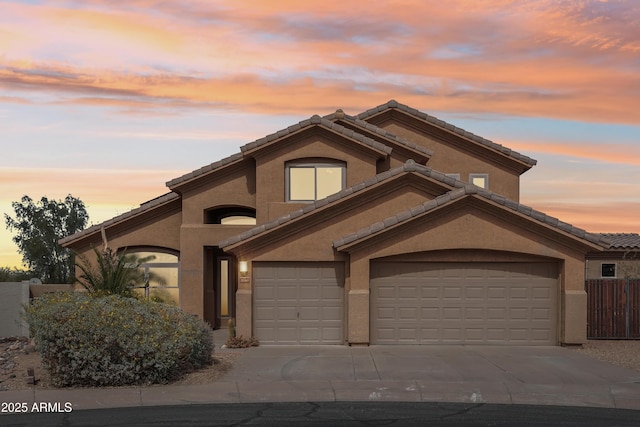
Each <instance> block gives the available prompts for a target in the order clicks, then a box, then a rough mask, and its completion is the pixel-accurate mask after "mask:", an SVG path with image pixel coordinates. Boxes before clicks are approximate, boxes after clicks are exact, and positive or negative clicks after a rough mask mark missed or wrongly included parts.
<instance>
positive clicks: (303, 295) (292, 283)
mask: <svg viewBox="0 0 640 427" xmlns="http://www.w3.org/2000/svg"><path fill="white" fill-rule="evenodd" d="M253 276H254V283H253V295H254V301H253V306H254V325H253V330H254V335H255V336H256V338H258V340H259V341H260V342H261V343H263V344H341V343H342V342H343V338H342V336H343V304H344V303H343V299H344V266H343V264H342V263H319V262H255V263H254V266H253ZM274 296H275V297H274Z"/></svg>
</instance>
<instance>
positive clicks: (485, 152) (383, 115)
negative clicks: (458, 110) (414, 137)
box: [358, 100, 537, 174]
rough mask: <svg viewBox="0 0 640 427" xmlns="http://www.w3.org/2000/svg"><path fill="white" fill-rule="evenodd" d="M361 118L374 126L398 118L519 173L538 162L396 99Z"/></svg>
mask: <svg viewBox="0 0 640 427" xmlns="http://www.w3.org/2000/svg"><path fill="white" fill-rule="evenodd" d="M358 118H359V119H361V120H365V121H367V122H369V123H373V124H375V125H382V124H383V123H385V122H387V121H390V120H393V121H396V122H398V123H401V124H403V125H405V126H408V127H410V128H411V129H413V130H414V131H416V132H419V133H422V134H423V135H425V136H427V137H430V138H434V139H436V140H439V141H444V142H447V143H449V144H451V145H452V146H454V147H458V148H460V149H462V150H465V151H468V152H470V153H473V154H474V155H475V156H478V157H480V158H482V159H483V160H485V161H489V162H492V163H495V164H499V165H501V166H503V167H506V168H509V169H511V170H513V171H515V172H517V173H519V174H522V173H524V172H526V171H528V170H529V169H531V168H532V167H533V166H535V165H536V163H537V161H536V160H534V159H532V158H530V157H528V156H525V155H523V154H520V153H518V152H516V151H514V150H511V149H510V148H507V147H505V146H503V145H500V144H496V143H495V142H493V141H490V140H488V139H485V138H482V137H481V136H478V135H475V134H473V133H471V132H468V131H466V130H464V129H461V128H458V127H456V126H454V125H452V124H450V123H447V122H445V121H443V120H439V119H437V118H435V117H433V116H430V115H428V114H426V113H423V112H422V111H419V110H416V109H415V108H411V107H408V106H406V105H404V104H400V103H398V102H396V101H393V100H392V101H389V102H387V103H386V104H383V105H380V106H378V107H376V108H373V109H370V110H367V111H365V112H363V113H361V114H359V115H358Z"/></svg>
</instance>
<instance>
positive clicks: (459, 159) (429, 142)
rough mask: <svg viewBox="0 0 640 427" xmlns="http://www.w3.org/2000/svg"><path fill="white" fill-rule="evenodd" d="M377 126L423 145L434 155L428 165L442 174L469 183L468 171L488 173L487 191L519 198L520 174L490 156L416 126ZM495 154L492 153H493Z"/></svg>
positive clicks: (513, 198)
mask: <svg viewBox="0 0 640 427" xmlns="http://www.w3.org/2000/svg"><path fill="white" fill-rule="evenodd" d="M377 125H378V126H380V127H382V128H384V129H386V130H388V131H389V132H391V133H394V134H396V135H398V136H401V137H403V138H405V139H408V140H409V141H412V142H415V143H416V144H419V145H422V146H424V147H426V148H429V149H430V150H433V152H434V154H433V156H432V157H431V159H429V162H428V163H427V166H429V167H430V168H432V169H434V170H437V171H438V172H442V173H451V174H453V173H459V174H460V179H461V180H462V181H465V182H469V174H474V173H487V174H489V190H491V191H493V192H496V193H498V194H502V195H504V196H506V197H508V198H509V199H511V200H514V201H516V202H517V201H519V200H520V176H519V174H518V173H516V172H514V171H511V170H508V169H506V168H504V167H502V166H499V165H497V164H495V163H493V162H492V161H491V160H490V159H491V157H490V156H487V158H485V159H483V158H479V157H477V156H475V155H471V154H470V153H469V152H468V151H465V150H462V149H460V148H458V147H455V146H453V145H451V144H449V143H446V142H441V141H438V140H436V139H434V138H431V137H428V136H426V135H423V134H421V133H419V132H418V131H417V130H416V129H414V128H410V127H408V126H405V125H402V124H400V123H392V122H388V123H378V124H377ZM493 156H495V155H493Z"/></svg>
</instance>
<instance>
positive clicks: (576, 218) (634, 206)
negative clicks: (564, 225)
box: [525, 202, 640, 233]
mask: <svg viewBox="0 0 640 427" xmlns="http://www.w3.org/2000/svg"><path fill="white" fill-rule="evenodd" d="M525 203H527V202H525ZM530 206H532V207H533V208H535V209H537V210H539V211H542V212H544V213H546V214H547V215H551V216H554V217H556V218H560V219H561V220H562V221H564V222H568V223H570V224H572V225H574V226H576V227H579V228H583V229H585V230H587V231H589V232H592V233H633V232H640V217H639V216H638V212H639V211H640V202H627V203H620V202H614V203H606V204H569V203H561V202H558V203H537V204H536V203H532V204H530Z"/></svg>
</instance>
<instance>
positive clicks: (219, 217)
mask: <svg viewBox="0 0 640 427" xmlns="http://www.w3.org/2000/svg"><path fill="white" fill-rule="evenodd" d="M204 223H205V224H223V225H256V210H255V209H251V208H244V207H240V206H231V207H225V208H215V209H209V210H206V211H205V212H204Z"/></svg>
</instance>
